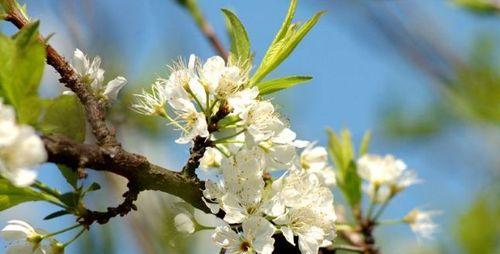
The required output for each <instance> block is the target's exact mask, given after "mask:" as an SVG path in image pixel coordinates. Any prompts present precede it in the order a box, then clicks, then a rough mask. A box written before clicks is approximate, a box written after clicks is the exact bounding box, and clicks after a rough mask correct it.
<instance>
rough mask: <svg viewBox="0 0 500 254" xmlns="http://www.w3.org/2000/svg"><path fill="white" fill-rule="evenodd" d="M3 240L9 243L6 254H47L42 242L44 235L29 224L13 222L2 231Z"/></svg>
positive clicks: (8, 223)
mask: <svg viewBox="0 0 500 254" xmlns="http://www.w3.org/2000/svg"><path fill="white" fill-rule="evenodd" d="M1 233H2V238H3V239H4V240H5V241H7V242H8V243H9V245H8V246H7V250H6V254H45V253H46V251H45V250H43V249H42V246H41V244H40V241H41V240H42V235H40V234H38V233H37V232H36V231H35V229H34V228H33V227H32V226H31V225H30V224H28V223H26V222H24V221H20V220H11V221H8V222H7V226H5V227H4V228H3V229H2V232H1Z"/></svg>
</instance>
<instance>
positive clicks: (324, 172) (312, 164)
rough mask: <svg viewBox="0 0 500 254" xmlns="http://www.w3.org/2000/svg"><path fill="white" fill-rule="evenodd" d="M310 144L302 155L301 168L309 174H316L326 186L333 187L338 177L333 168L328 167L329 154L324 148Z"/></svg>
mask: <svg viewBox="0 0 500 254" xmlns="http://www.w3.org/2000/svg"><path fill="white" fill-rule="evenodd" d="M314 145H315V143H314V142H313V143H310V144H309V145H308V146H307V147H306V148H305V149H304V151H302V153H301V154H300V166H301V167H302V168H303V169H305V170H306V171H307V173H309V174H315V175H316V176H317V177H318V179H319V180H320V181H321V183H322V184H324V185H325V186H333V185H335V183H336V175H335V172H334V171H333V168H331V167H329V166H327V165H328V153H327V151H326V149H325V148H324V147H322V146H314Z"/></svg>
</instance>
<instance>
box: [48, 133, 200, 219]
mask: <svg viewBox="0 0 500 254" xmlns="http://www.w3.org/2000/svg"><path fill="white" fill-rule="evenodd" d="M43 141H44V143H45V148H46V149H47V152H48V154H49V159H48V161H49V162H53V163H61V164H64V165H67V166H69V167H74V168H76V167H87V168H91V169H94V170H97V171H108V172H111V173H114V174H117V175H120V176H123V177H125V178H127V179H128V180H129V181H131V182H133V183H134V184H135V185H136V187H137V190H139V191H142V190H156V191H162V192H165V193H169V194H172V195H175V196H178V197H180V198H182V199H184V200H185V201H186V202H188V203H190V204H191V205H192V206H193V207H195V208H198V209H200V210H202V211H205V212H210V210H209V209H208V208H207V207H206V205H205V204H204V203H203V201H202V199H201V198H202V196H203V195H202V191H201V190H202V188H203V184H204V183H203V182H201V181H199V180H197V179H194V178H190V177H186V176H184V175H183V174H181V173H179V172H173V171H170V170H168V169H165V168H162V167H160V166H157V165H154V164H151V163H149V162H148V161H147V160H146V158H144V157H143V156H140V155H137V154H133V153H129V152H127V151H124V150H123V149H121V148H120V149H117V151H116V152H115V153H114V154H113V155H110V154H109V153H108V152H107V151H105V149H103V148H101V147H99V146H96V145H86V144H80V143H78V142H75V141H73V140H70V139H68V138H65V137H63V136H59V135H51V136H44V137H43Z"/></svg>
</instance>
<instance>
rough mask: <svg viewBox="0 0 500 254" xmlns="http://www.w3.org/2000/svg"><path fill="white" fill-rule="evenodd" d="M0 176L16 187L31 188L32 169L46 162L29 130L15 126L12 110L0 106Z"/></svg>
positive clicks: (34, 174) (34, 176)
mask: <svg viewBox="0 0 500 254" xmlns="http://www.w3.org/2000/svg"><path fill="white" fill-rule="evenodd" d="M0 127H4V128H5V129H3V128H2V130H1V131H0V174H1V175H2V176H3V177H5V178H7V179H8V180H10V181H11V182H12V183H13V184H14V185H16V186H28V185H30V184H32V183H33V182H34V181H35V179H36V176H37V173H36V172H35V171H34V170H32V168H33V167H35V166H37V165H39V164H41V163H43V162H45V161H46V160H47V152H46V151H45V146H44V144H43V142H42V140H41V139H40V137H38V136H37V135H36V133H35V130H34V129H33V128H32V127H31V126H27V125H17V124H16V123H15V114H14V110H13V109H12V107H10V106H7V105H4V104H3V103H2V102H0Z"/></svg>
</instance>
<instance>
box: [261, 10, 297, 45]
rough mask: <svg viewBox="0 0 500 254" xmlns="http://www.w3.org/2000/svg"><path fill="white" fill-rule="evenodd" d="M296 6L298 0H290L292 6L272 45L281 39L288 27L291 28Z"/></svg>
mask: <svg viewBox="0 0 500 254" xmlns="http://www.w3.org/2000/svg"><path fill="white" fill-rule="evenodd" d="M296 8H297V0H292V1H290V6H289V7H288V12H287V13H286V17H285V21H283V24H282V25H281V27H280V30H279V31H278V33H277V34H276V37H274V40H273V42H272V43H271V45H274V44H275V43H276V42H278V41H280V40H281V39H282V38H283V37H284V36H285V34H286V33H287V31H288V29H289V28H290V25H291V24H292V20H293V16H294V15H295V9H296ZM266 55H267V53H266Z"/></svg>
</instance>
